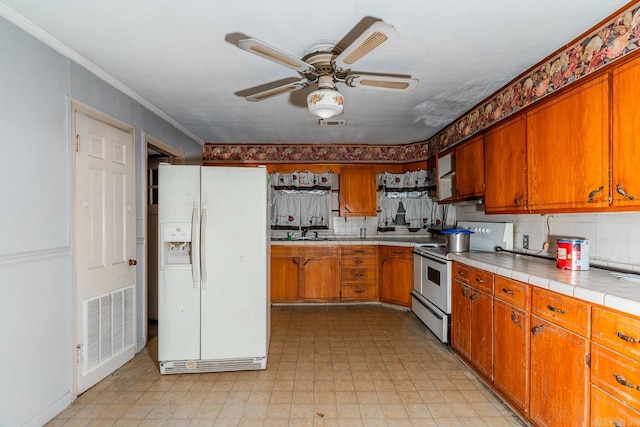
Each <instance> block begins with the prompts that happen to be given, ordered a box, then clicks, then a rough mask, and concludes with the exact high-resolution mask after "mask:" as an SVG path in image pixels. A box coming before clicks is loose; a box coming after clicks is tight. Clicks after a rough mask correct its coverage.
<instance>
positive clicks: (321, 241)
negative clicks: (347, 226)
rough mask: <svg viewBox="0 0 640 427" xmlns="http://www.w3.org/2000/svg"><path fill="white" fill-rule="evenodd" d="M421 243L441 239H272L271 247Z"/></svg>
mask: <svg viewBox="0 0 640 427" xmlns="http://www.w3.org/2000/svg"><path fill="white" fill-rule="evenodd" d="M421 243H442V244H444V240H443V239H438V238H435V237H428V236H420V237H417V236H406V237H405V236H372V237H367V238H366V239H361V238H360V237H349V236H345V237H330V238H328V239H322V238H319V239H313V238H311V239H306V240H283V239H281V238H276V239H274V238H272V239H271V244H272V245H383V246H408V247H413V246H415V245H417V244H421Z"/></svg>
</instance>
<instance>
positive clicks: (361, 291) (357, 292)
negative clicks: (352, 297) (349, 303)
mask: <svg viewBox="0 0 640 427" xmlns="http://www.w3.org/2000/svg"><path fill="white" fill-rule="evenodd" d="M363 292H364V291H363V290H359V291H355V293H356V294H361V293H363Z"/></svg>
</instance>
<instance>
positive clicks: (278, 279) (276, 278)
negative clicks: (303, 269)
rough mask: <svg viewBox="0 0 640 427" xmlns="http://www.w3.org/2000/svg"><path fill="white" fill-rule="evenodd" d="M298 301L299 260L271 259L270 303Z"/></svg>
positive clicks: (293, 257)
mask: <svg viewBox="0 0 640 427" xmlns="http://www.w3.org/2000/svg"><path fill="white" fill-rule="evenodd" d="M294 301H300V258H298V257H295V256H284V257H274V256H272V257H271V302H294Z"/></svg>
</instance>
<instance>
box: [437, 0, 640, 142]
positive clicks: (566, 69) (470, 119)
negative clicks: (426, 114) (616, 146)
mask: <svg viewBox="0 0 640 427" xmlns="http://www.w3.org/2000/svg"><path fill="white" fill-rule="evenodd" d="M639 3H640V2H636V3H635V4H634V5H633V6H631V7H629V8H628V9H626V10H625V11H624V12H622V13H621V14H620V15H618V16H616V17H615V18H613V19H612V20H611V21H609V22H608V23H607V24H605V25H603V26H602V27H600V28H599V29H597V30H594V31H593V32H592V33H590V34H589V35H588V36H586V37H584V38H583V39H581V40H580V41H579V42H577V43H575V44H573V45H571V46H568V47H567V48H566V49H565V50H564V51H562V52H559V53H558V54H557V55H555V56H553V57H552V58H551V59H549V60H547V61H545V62H544V63H542V64H539V65H537V66H535V67H534V68H532V69H531V70H530V71H529V72H527V73H525V74H524V75H522V76H521V77H519V78H517V79H516V80H515V81H514V82H512V83H511V84H509V85H507V86H505V87H504V88H502V89H501V90H500V91H498V92H497V93H496V94H495V95H493V96H492V97H491V98H490V99H489V100H488V101H487V102H484V103H482V104H480V105H478V106H476V107H474V108H473V109H472V110H471V111H469V112H468V113H466V114H465V115H464V116H462V117H461V118H459V119H458V120H456V121H455V122H453V123H452V124H450V125H449V126H447V127H446V128H445V129H444V130H442V131H441V132H439V133H438V134H437V135H435V136H434V137H432V138H431V139H429V140H428V141H427V142H428V143H429V146H430V147H431V146H435V147H437V148H436V151H440V150H442V149H444V148H446V147H449V146H451V145H453V144H455V143H457V142H460V141H462V140H464V139H466V138H468V137H469V136H471V135H473V134H475V133H477V132H479V131H481V130H483V129H485V128H487V127H489V126H491V125H492V124H494V123H496V122H498V121H500V120H501V119H504V118H505V117H508V116H510V115H512V114H514V113H515V112H517V111H518V110H520V109H522V108H524V107H527V106H529V105H531V104H533V103H534V102H536V101H538V100H540V99H541V98H543V97H545V96H547V95H549V94H551V93H553V92H555V91H556V90H558V89H561V88H563V87H565V86H567V85H569V84H571V83H574V82H575V81H577V80H578V79H580V78H582V77H585V76H587V75H589V74H591V73H593V72H594V71H597V70H599V69H600V68H602V67H604V66H605V65H607V64H610V63H611V62H613V61H614V60H616V59H619V58H622V57H623V56H625V55H627V54H628V53H631V52H633V51H635V50H636V49H637V48H638V47H639V46H640V6H639V5H638V4H639Z"/></svg>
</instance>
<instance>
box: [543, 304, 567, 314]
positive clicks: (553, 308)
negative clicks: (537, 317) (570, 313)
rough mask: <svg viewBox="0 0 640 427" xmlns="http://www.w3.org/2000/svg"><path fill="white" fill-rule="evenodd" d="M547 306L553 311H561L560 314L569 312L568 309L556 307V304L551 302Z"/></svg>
mask: <svg viewBox="0 0 640 427" xmlns="http://www.w3.org/2000/svg"><path fill="white" fill-rule="evenodd" d="M547 308H548V309H549V310H551V311H553V312H554V313H560V314H567V312H566V311H564V310H563V309H561V308H555V307H554V306H552V305H551V304H549V305H547Z"/></svg>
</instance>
